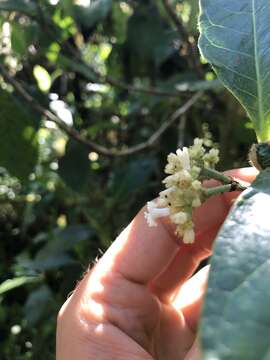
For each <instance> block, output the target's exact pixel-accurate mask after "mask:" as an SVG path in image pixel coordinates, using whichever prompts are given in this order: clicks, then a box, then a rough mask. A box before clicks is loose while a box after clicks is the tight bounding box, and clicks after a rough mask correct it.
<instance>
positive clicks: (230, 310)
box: [201, 169, 270, 360]
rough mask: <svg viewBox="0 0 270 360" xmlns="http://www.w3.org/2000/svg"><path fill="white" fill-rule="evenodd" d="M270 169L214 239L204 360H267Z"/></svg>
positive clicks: (204, 325) (269, 335)
mask: <svg viewBox="0 0 270 360" xmlns="http://www.w3.org/2000/svg"><path fill="white" fill-rule="evenodd" d="M269 213H270V169H267V170H265V171H264V172H263V173H261V174H260V175H259V177H258V179H257V180H256V181H255V182H254V183H253V185H252V187H251V188H250V189H248V190H247V191H246V192H245V193H243V194H242V195H241V196H240V198H239V199H238V201H237V202H236V204H235V206H234V208H233V209H232V211H231V213H230V215H229V217H228V219H227V220H226V222H225V224H224V225H223V228H222V229H221V231H220V233H219V236H218V238H217V240H216V246H215V251H214V256H213V259H212V266H211V273H210V279H209V287H208V292H207V296H206V302H205V307H204V312H203V319H202V327H201V336H202V345H203V350H204V355H205V357H204V358H205V359H209V360H210V359H217V360H227V359H228V360H255V359H258V360H269V359H270V342H269V338H270V311H269V309H270V292H269V289H270V223H269Z"/></svg>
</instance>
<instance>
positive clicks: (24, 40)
mask: <svg viewBox="0 0 270 360" xmlns="http://www.w3.org/2000/svg"><path fill="white" fill-rule="evenodd" d="M37 30H38V29H37V26H35V25H29V26H22V25H21V24H19V23H17V22H12V24H11V46H12V49H13V50H14V51H15V52H17V53H18V54H20V55H21V56H23V55H26V54H27V51H28V47H29V46H30V45H31V44H32V43H33V41H34V40H35V38H36V34H37Z"/></svg>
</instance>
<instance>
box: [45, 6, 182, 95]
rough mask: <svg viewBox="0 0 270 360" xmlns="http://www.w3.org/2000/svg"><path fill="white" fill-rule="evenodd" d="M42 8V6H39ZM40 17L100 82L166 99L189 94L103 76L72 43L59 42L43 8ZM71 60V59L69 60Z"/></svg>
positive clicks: (70, 53) (48, 31)
mask: <svg viewBox="0 0 270 360" xmlns="http://www.w3.org/2000/svg"><path fill="white" fill-rule="evenodd" d="M39 6H40V4H39ZM39 10H40V11H39V16H40V19H41V26H43V29H44V30H45V32H46V33H47V34H48V35H49V36H50V37H51V38H52V39H53V40H54V41H56V42H57V43H58V44H59V46H60V47H61V49H63V48H64V49H66V51H67V52H68V53H69V55H72V56H73V57H74V58H75V59H76V61H77V62H79V64H80V65H82V66H84V67H85V69H86V70H88V71H90V72H92V73H93V74H94V75H95V76H96V77H97V78H98V81H99V82H100V83H102V84H109V85H111V86H115V87H118V88H120V89H123V90H126V91H128V92H135V93H142V94H149V95H154V96H166V97H179V95H182V94H183V93H188V91H180V90H175V91H168V90H162V89H159V88H156V87H142V86H135V85H132V84H127V83H125V82H123V81H121V80H119V79H115V78H113V77H111V76H109V75H103V74H101V73H100V72H99V71H98V70H97V69H95V68H94V67H93V66H90V65H89V64H87V63H86V62H84V61H83V60H82V58H81V55H80V53H79V51H78V50H77V49H76V48H74V47H73V46H72V45H71V44H70V43H68V42H64V43H63V42H61V41H58V40H57V36H55V34H54V32H53V31H54V30H53V29H54V24H53V23H52V24H48V23H47V20H49V19H47V18H46V17H44V16H43V12H42V8H41V9H39ZM69 60H70V59H69Z"/></svg>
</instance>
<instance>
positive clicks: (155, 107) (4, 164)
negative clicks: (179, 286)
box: [0, 0, 255, 360]
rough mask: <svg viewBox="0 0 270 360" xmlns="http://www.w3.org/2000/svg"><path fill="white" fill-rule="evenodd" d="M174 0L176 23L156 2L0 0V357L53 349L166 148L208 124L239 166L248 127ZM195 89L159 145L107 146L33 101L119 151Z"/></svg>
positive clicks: (191, 8)
mask: <svg viewBox="0 0 270 360" xmlns="http://www.w3.org/2000/svg"><path fill="white" fill-rule="evenodd" d="M170 4H171V6H172V9H173V10H174V12H175V14H176V15H177V16H178V18H179V21H180V22H181V24H182V26H183V29H184V32H182V33H181V31H179V28H177V26H175V25H176V24H175V22H174V21H173V18H172V17H171V15H170V14H169V13H168V11H167V10H166V8H165V7H164V1H162V0H145V1H143V2H142V1H139V0H126V1H119V0H113V1H112V0H92V1H91V2H90V1H86V0H84V1H82V0H81V1H73V0H63V1H56V0H50V1H49V0H47V1H46V0H37V1H34V0H33V1H30V0H29V1H26V0H16V1H14V0H3V1H1V2H0V64H1V66H2V67H1V69H2V76H0V122H1V127H0V140H1V142H0V144H1V145H0V166H1V168H0V203H1V206H0V240H1V241H0V348H1V350H0V352H1V353H0V358H1V359H8V360H13V359H16V360H19V359H20V360H26V359H40V360H43V359H46V360H49V359H53V358H54V347H55V321H56V314H57V311H58V310H59V308H60V306H61V304H62V303H63V302H64V301H65V299H66V298H67V295H68V294H69V292H70V291H71V290H72V289H73V288H74V286H75V284H76V281H77V280H78V279H79V278H80V276H81V275H82V273H83V271H84V270H85V269H86V268H87V267H88V265H89V264H91V263H93V261H94V260H95V258H96V257H97V256H100V254H101V253H102V251H104V250H105V249H106V248H107V247H108V246H109V245H110V243H111V242H112V241H113V239H114V238H115V236H116V235H117V234H118V233H119V232H120V231H121V229H122V228H123V227H124V226H125V225H126V224H127V223H128V222H129V221H130V220H131V219H132V217H133V216H134V215H135V214H136V212H137V211H138V210H139V209H140V208H141V207H142V206H143V205H144V203H145V202H146V201H147V200H149V199H151V198H153V197H154V196H156V194H157V192H158V191H159V190H160V181H161V179H162V177H163V174H162V169H163V167H164V164H165V161H166V156H167V154H168V153H169V152H170V151H175V149H176V148H177V147H178V146H182V145H183V144H190V143H191V141H192V139H193V138H194V137H196V136H201V135H202V133H203V131H208V130H205V129H209V130H210V131H211V133H212V134H213V136H214V139H215V141H217V142H218V143H219V146H220V149H221V154H222V161H221V165H220V166H221V168H222V169H224V168H229V167H230V168H231V167H236V166H242V165H247V162H246V154H247V150H248V147H249V146H250V144H251V143H252V142H253V141H254V140H255V137H254V133H253V130H252V127H251V125H250V123H249V122H248V120H247V118H246V115H245V113H243V111H242V110H241V108H240V107H239V105H238V104H237V103H236V101H235V100H234V99H233V98H232V96H231V95H230V94H229V93H228V92H226V91H225V90H221V89H220V85H219V83H218V82H217V81H215V80H214V79H215V75H214V74H213V72H212V70H211V69H210V67H209V66H208V65H206V64H204V63H203V61H202V60H201V59H200V58H199V55H198V53H196V52H195V53H193V55H192V54H191V52H190V49H191V48H192V47H193V48H194V47H196V41H197V36H198V34H197V26H196V24H197V12H198V3H197V0H195V1H190V0H189V1H185V0H183V1H171V2H170ZM188 39H189V41H190V44H189V45H188V44H187V40H188ZM191 60H193V61H191ZM194 60H195V61H194ZM192 64H193V65H192ZM196 64H197V65H196ZM3 69H4V70H3ZM3 71H4V72H3ZM5 72H6V73H7V74H8V77H7V76H6V73H5ZM10 79H11V80H12V79H13V80H15V85H17V88H16V86H15V88H14V86H12V84H10V83H12V81H10ZM213 80H214V81H213ZM13 85H14V83H13ZM18 89H19V92H18ZM199 90H201V91H203V95H202V97H201V98H200V100H199V101H198V102H197V103H196V104H195V105H194V106H193V107H192V108H191V109H190V110H189V111H188V112H187V113H185V114H184V115H183V116H182V117H181V118H179V119H177V121H175V122H174V123H173V124H172V125H171V126H170V128H169V129H168V130H167V131H166V132H165V133H164V134H163V135H162V136H160V137H159V138H158V140H157V141H156V142H155V144H154V145H153V146H151V147H146V148H145V150H143V151H141V152H134V153H133V154H131V155H129V156H104V155H102V154H101V153H99V152H98V151H96V150H95V149H93V148H91V146H90V145H89V144H88V146H87V145H85V144H83V143H82V142H79V141H78V139H75V138H74V136H71V134H69V135H68V134H67V133H66V132H65V131H63V130H61V129H60V128H59V127H58V126H57V125H55V123H53V122H51V121H48V118H46V117H45V116H42V115H41V111H39V110H40V108H41V109H42V110H43V114H45V110H48V109H51V111H53V112H54V113H55V114H57V115H58V118H59V119H60V121H62V122H63V123H64V124H66V126H68V127H71V128H72V129H75V130H76V131H77V133H76V134H79V136H80V137H81V138H83V139H87V140H90V141H92V142H95V143H97V144H100V145H102V146H104V147H106V148H108V149H113V150H115V149H117V150H120V151H121V150H126V149H129V148H132V147H133V146H135V145H138V144H140V143H144V142H147V140H148V139H149V137H150V136H151V135H152V134H153V133H154V132H155V131H156V130H157V129H158V128H159V127H160V126H161V125H162V124H163V123H164V121H167V120H168V119H169V118H170V116H171V115H172V114H174V112H175V111H176V110H177V109H179V108H180V107H181V106H182V105H183V104H185V102H186V101H187V100H188V99H189V98H190V97H191V96H192V94H193V93H194V92H196V91H199ZM37 105H38V106H37ZM203 124H207V126H205V125H203Z"/></svg>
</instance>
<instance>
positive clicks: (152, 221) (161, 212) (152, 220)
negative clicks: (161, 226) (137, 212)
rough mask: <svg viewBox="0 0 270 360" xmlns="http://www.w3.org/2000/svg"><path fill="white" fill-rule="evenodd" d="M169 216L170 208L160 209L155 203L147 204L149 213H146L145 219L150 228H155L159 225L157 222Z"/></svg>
mask: <svg viewBox="0 0 270 360" xmlns="http://www.w3.org/2000/svg"><path fill="white" fill-rule="evenodd" d="M169 215H170V209H169V208H158V207H157V204H156V203H155V202H154V201H149V202H148V203H147V212H145V213H144V217H145V219H146V220H147V223H148V225H149V226H150V227H155V226H157V225H158V224H157V221H156V220H157V219H158V218H161V217H166V216H169Z"/></svg>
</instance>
